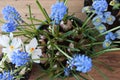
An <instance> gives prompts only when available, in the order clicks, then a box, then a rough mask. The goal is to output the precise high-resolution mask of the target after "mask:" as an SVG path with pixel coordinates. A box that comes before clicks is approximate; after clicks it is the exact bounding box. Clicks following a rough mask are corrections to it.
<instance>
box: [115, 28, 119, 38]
mask: <svg viewBox="0 0 120 80" xmlns="http://www.w3.org/2000/svg"><path fill="white" fill-rule="evenodd" d="M115 35H116V38H118V39H120V30H117V31H116V32H115Z"/></svg>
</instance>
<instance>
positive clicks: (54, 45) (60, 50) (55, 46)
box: [54, 45, 72, 59]
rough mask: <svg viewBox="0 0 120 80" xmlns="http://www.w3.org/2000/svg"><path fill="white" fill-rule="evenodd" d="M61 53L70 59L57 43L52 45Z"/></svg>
mask: <svg viewBox="0 0 120 80" xmlns="http://www.w3.org/2000/svg"><path fill="white" fill-rule="evenodd" d="M54 46H55V47H56V48H57V49H58V50H59V51H60V52H61V53H62V54H64V55H65V56H66V57H67V58H69V59H72V57H71V56H69V55H68V54H66V53H65V52H64V51H63V50H61V49H60V48H59V47H58V46H57V45H54Z"/></svg>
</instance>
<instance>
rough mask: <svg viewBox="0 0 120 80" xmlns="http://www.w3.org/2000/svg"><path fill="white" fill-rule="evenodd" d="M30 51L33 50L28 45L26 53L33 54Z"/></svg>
mask: <svg viewBox="0 0 120 80" xmlns="http://www.w3.org/2000/svg"><path fill="white" fill-rule="evenodd" d="M30 49H31V47H30V46H29V45H26V46H25V50H26V52H27V53H29V54H31V52H30Z"/></svg>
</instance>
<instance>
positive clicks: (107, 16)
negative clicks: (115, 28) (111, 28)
mask: <svg viewBox="0 0 120 80" xmlns="http://www.w3.org/2000/svg"><path fill="white" fill-rule="evenodd" d="M92 7H93V8H94V10H95V12H96V16H95V17H94V18H93V19H92V22H93V24H94V25H95V28H96V29H97V30H98V31H99V32H100V33H103V32H105V31H106V30H107V29H106V27H105V25H104V23H106V24H109V25H112V24H113V22H114V21H115V17H114V16H113V15H111V12H109V11H107V8H108V3H107V1H106V0H95V1H94V2H93V4H92Z"/></svg>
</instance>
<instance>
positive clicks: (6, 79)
mask: <svg viewBox="0 0 120 80" xmlns="http://www.w3.org/2000/svg"><path fill="white" fill-rule="evenodd" d="M0 80H15V79H14V76H13V75H12V74H11V73H10V72H9V71H4V72H3V73H0Z"/></svg>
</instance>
